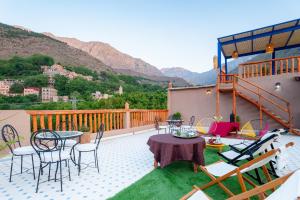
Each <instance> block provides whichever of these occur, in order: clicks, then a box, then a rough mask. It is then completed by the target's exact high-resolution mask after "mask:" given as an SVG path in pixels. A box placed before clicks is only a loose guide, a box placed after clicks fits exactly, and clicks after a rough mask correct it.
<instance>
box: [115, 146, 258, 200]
mask: <svg viewBox="0 0 300 200" xmlns="http://www.w3.org/2000/svg"><path fill="white" fill-rule="evenodd" d="M226 149H227V148H225V149H224V150H226ZM218 160H220V157H219V156H218V154H217V150H216V149H211V148H206V149H205V164H206V165H207V164H211V163H214V162H216V161H218ZM261 177H262V178H263V177H264V176H263V175H262V176H261ZM210 181H211V179H210V178H209V177H208V176H207V175H206V174H205V173H203V172H202V171H201V170H200V169H199V171H198V173H194V172H193V165H192V163H191V162H186V161H178V162H174V163H172V164H170V165H169V166H167V167H165V168H163V169H161V168H159V167H158V168H157V169H154V170H153V171H151V172H150V173H148V174H146V175H145V176H144V177H143V178H141V179H140V180H138V181H137V182H135V183H134V184H132V185H130V186H129V187H127V188H125V189H124V190H122V191H121V192H119V193H118V194H116V195H115V196H114V197H112V198H110V200H125V199H126V200H148V199H149V200H154V199H163V200H168V199H170V200H171V199H172V200H174V199H180V198H181V197H182V196H184V195H185V194H187V193H188V192H189V191H191V190H192V186H193V185H197V186H201V185H204V184H206V183H208V182H210ZM254 182H255V181H254ZM223 183H224V185H225V186H226V187H228V188H229V189H230V190H231V191H232V192H233V193H234V194H239V193H241V188H240V185H239V183H238V180H237V178H236V177H231V178H229V179H227V180H226V181H223ZM246 186H247V188H248V189H251V188H252V187H251V186H249V185H248V184H247V183H246ZM204 191H205V193H206V194H207V195H208V196H209V197H211V198H212V199H216V200H218V199H222V200H223V199H226V198H228V197H229V196H228V195H227V194H226V193H225V192H224V191H223V190H222V189H221V188H220V187H219V186H218V185H214V186H212V187H210V188H208V189H205V190H204Z"/></svg>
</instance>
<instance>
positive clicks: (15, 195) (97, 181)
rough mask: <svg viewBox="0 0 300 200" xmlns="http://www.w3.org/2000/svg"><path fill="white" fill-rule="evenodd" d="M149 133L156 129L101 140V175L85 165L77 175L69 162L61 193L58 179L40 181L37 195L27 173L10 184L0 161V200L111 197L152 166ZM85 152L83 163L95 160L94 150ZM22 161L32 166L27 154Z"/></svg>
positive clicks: (7, 166)
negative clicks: (85, 167)
mask: <svg viewBox="0 0 300 200" xmlns="http://www.w3.org/2000/svg"><path fill="white" fill-rule="evenodd" d="M152 134H156V131H154V132H153V131H148V132H146V133H141V134H136V135H134V136H125V137H119V138H114V139H109V140H104V141H102V142H101V144H100V145H101V146H100V148H99V162H100V163H99V164H100V174H98V172H97V170H96V169H95V168H87V169H85V170H83V171H82V173H81V174H80V177H78V175H77V168H75V167H74V165H71V166H73V167H72V168H71V177H72V181H71V182H70V181H69V180H68V178H65V179H64V184H63V189H64V190H63V192H60V183H59V182H54V181H50V182H45V183H42V184H40V188H39V192H38V193H37V194H36V193H35V186H36V181H35V180H33V176H32V174H28V173H23V174H21V175H17V176H13V179H12V180H13V181H12V182H11V183H10V182H9V181H8V179H9V169H10V159H6V160H5V159H4V160H0V200H25V199H37V200H40V199H43V200H48V199H49V200H50V199H53V200H60V199H62V200H66V199H70V200H84V199H88V200H92V199H95V200H96V199H97V200H101V199H106V198H108V197H111V196H113V195H114V194H116V193H117V192H119V191H121V190H122V189H124V188H126V187H127V186H129V185H131V184H132V183H134V182H135V181H137V180H138V179H140V178H141V177H142V176H144V175H145V174H147V173H148V172H150V171H151V170H152V169H153V156H152V154H151V152H150V151H149V150H148V146H147V144H146V143H147V139H148V138H149V136H150V135H152ZM85 155H86V157H85V158H84V160H82V162H84V163H89V162H93V161H94V160H93V153H91V154H88V153H87V154H85ZM82 157H84V154H83V156H82ZM36 160H38V159H37V158H36ZM24 161H25V167H26V166H31V160H30V157H29V160H28V161H27V160H26V159H24ZM19 163H20V161H19V160H16V161H15V164H14V171H15V172H16V173H18V172H19V171H20V164H19ZM36 166H37V165H36ZM91 166H93V164H92V165H91ZM52 168H53V171H52V172H51V174H52V175H54V170H55V167H52ZM64 169H65V170H64ZM30 172H31V171H30ZM67 174H68V173H67V168H65V167H63V175H67ZM47 176H48V168H46V170H45V173H44V175H43V176H42V180H47Z"/></svg>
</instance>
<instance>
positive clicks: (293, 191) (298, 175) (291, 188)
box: [228, 169, 300, 200]
mask: <svg viewBox="0 0 300 200" xmlns="http://www.w3.org/2000/svg"><path fill="white" fill-rule="evenodd" d="M280 185H281V186H280ZM277 186H280V187H279V188H278V189H276V190H275V191H274V192H273V193H271V194H270V195H269V196H267V197H266V196H265V192H266V191H268V190H270V189H273V188H275V187H277ZM256 195H258V196H260V197H261V199H266V200H282V199H285V200H295V199H299V198H300V170H299V169H298V170H297V171H295V172H292V173H289V174H287V175H285V176H282V177H280V178H278V179H275V180H273V181H271V182H269V183H266V184H264V185H261V186H258V187H256V188H254V189H252V190H249V191H247V192H244V193H241V194H239V195H236V196H233V197H231V198H229V199H228V200H240V199H248V198H250V197H253V196H256Z"/></svg>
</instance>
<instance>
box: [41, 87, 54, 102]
mask: <svg viewBox="0 0 300 200" xmlns="http://www.w3.org/2000/svg"><path fill="white" fill-rule="evenodd" d="M54 96H57V90H56V89H54V88H52V87H42V102H49V101H53V97H54Z"/></svg>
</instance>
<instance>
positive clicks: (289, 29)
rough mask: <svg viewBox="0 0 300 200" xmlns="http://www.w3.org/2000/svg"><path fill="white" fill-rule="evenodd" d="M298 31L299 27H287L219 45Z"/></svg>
mask: <svg viewBox="0 0 300 200" xmlns="http://www.w3.org/2000/svg"><path fill="white" fill-rule="evenodd" d="M298 29H300V25H297V26H293V27H288V28H284V29H280V30H273V31H271V32H267V33H261V34H257V35H253V36H248V37H244V38H239V39H233V40H230V41H227V42H221V44H222V45H227V44H233V43H237V42H243V41H247V40H253V39H257V38H262V37H266V36H270V35H275V34H280V33H285V32H289V31H294V30H298Z"/></svg>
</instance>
